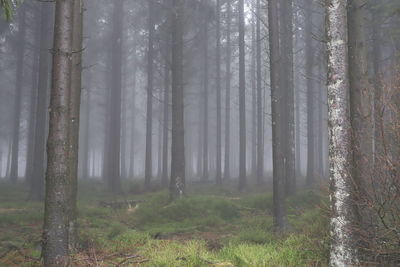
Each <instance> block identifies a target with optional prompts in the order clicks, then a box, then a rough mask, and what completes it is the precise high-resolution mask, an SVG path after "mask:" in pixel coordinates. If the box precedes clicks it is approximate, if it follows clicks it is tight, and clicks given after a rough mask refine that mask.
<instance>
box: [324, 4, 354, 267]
mask: <svg viewBox="0 0 400 267" xmlns="http://www.w3.org/2000/svg"><path fill="white" fill-rule="evenodd" d="M326 13H327V19H326V34H327V56H328V113H329V115H328V123H329V133H330V145H329V160H330V179H331V193H330V195H331V205H332V215H331V216H332V217H331V235H332V236H331V240H332V243H331V254H330V265H331V266H352V265H357V263H358V260H357V256H356V253H355V248H354V240H353V238H352V235H351V230H352V227H351V217H352V213H353V211H352V207H351V201H352V200H351V184H352V181H351V167H352V149H351V123H350V110H349V97H348V96H349V94H350V87H349V74H348V47H347V38H348V31H347V0H329V1H327V5H326Z"/></svg>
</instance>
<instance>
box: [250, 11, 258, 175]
mask: <svg viewBox="0 0 400 267" xmlns="http://www.w3.org/2000/svg"><path fill="white" fill-rule="evenodd" d="M256 20H257V17H256V14H253V17H252V21H251V68H250V73H251V172H250V173H251V176H252V178H253V177H254V178H255V177H257V155H258V154H257V71H256V69H257V68H256V56H257V55H256V25H255V24H256Z"/></svg>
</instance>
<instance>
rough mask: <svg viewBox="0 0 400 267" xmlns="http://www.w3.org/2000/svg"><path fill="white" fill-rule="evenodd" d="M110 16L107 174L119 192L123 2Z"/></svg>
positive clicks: (111, 184) (112, 187)
mask: <svg viewBox="0 0 400 267" xmlns="http://www.w3.org/2000/svg"><path fill="white" fill-rule="evenodd" d="M113 5H114V6H113V14H112V33H111V35H112V36H111V42H112V49H111V55H110V56H111V84H110V85H111V88H112V89H111V92H110V118H109V124H108V126H109V128H108V131H109V132H108V133H109V135H108V138H109V140H106V144H107V146H108V149H107V153H108V155H107V161H106V162H105V164H107V165H108V166H107V168H106V170H107V172H106V177H107V181H108V185H109V188H110V189H111V190H112V191H113V192H120V191H121V171H120V163H121V153H120V152H121V147H120V146H121V101H122V100H121V90H122V65H121V62H122V38H123V5H124V0H115V1H114V4H113Z"/></svg>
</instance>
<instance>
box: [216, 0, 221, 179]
mask: <svg viewBox="0 0 400 267" xmlns="http://www.w3.org/2000/svg"><path fill="white" fill-rule="evenodd" d="M216 4H217V6H216V27H217V29H216V32H217V38H216V39H217V44H216V48H217V49H216V50H217V51H216V55H215V57H216V62H215V65H216V90H217V97H216V102H217V103H216V107H217V144H216V146H217V147H216V149H217V157H216V164H215V165H216V178H215V180H216V183H217V184H218V185H220V184H222V162H221V161H222V159H221V157H222V154H221V153H222V145H221V131H222V129H221V128H222V126H221V3H220V0H217V2H216Z"/></svg>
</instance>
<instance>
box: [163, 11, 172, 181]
mask: <svg viewBox="0 0 400 267" xmlns="http://www.w3.org/2000/svg"><path fill="white" fill-rule="evenodd" d="M169 21H170V20H169V19H167V25H168V27H167V28H168V30H170V23H169ZM170 48H171V38H169V37H167V41H166V45H165V48H164V50H165V55H164V107H163V108H164V110H163V112H164V114H163V115H164V116H163V141H162V174H161V183H162V185H163V186H167V184H168V177H169V175H168V163H169V157H168V154H169V153H168V152H169V149H168V147H169V146H168V145H169V141H168V140H169V130H170V129H169V120H170V111H171V109H170V107H169V106H170V87H171V68H170V64H171V51H170Z"/></svg>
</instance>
